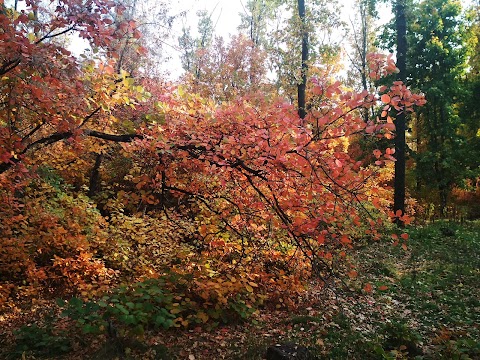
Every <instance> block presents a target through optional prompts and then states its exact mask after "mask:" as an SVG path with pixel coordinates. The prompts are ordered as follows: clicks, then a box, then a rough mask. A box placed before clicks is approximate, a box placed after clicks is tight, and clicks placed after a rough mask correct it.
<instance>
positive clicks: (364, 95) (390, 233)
mask: <svg viewBox="0 0 480 360" xmlns="http://www.w3.org/2000/svg"><path fill="white" fill-rule="evenodd" d="M267 3H268V4H265V5H268V6H267V7H265V8H262V9H263V10H261V9H260V8H257V7H255V6H256V5H255V1H252V2H249V4H248V7H249V9H250V10H251V12H252V13H251V15H252V17H251V18H250V23H248V22H246V21H247V19H248V17H247V18H245V19H244V24H243V26H244V28H249V29H250V30H251V33H250V35H251V36H250V38H249V37H248V36H244V35H242V34H240V35H238V36H234V37H232V38H231V39H230V41H229V42H226V41H225V40H224V39H221V38H216V39H214V38H213V28H212V22H211V19H210V18H209V17H208V14H207V13H200V14H199V15H200V20H201V21H200V25H199V30H200V31H199V32H200V38H199V39H196V40H194V39H193V38H192V37H191V35H190V34H189V32H188V29H184V31H183V37H182V38H181V39H180V40H181V41H180V44H181V45H182V46H184V50H185V51H184V56H183V58H182V62H183V66H184V68H185V70H186V74H185V76H184V77H183V78H182V79H181V80H179V81H177V82H175V83H171V82H166V81H164V80H162V79H159V78H158V77H156V76H154V75H153V73H150V72H149V69H150V65H151V59H150V60H149V58H148V57H147V51H146V47H145V45H148V41H146V40H145V39H143V38H142V35H141V33H140V31H139V28H140V24H139V23H138V22H136V21H135V19H134V15H133V14H135V11H133V10H132V6H134V5H135V4H130V3H129V2H127V1H126V2H124V3H121V2H113V1H112V2H106V1H94V0H86V1H76V0H73V1H71V0H70V1H59V2H58V3H57V4H55V5H54V4H51V3H48V2H42V1H38V2H37V1H29V0H27V1H25V2H21V1H20V2H15V3H14V4H9V3H7V4H4V3H2V4H1V5H0V6H1V7H0V24H1V30H0V39H1V42H0V76H1V85H0V161H1V162H0V199H1V205H0V220H1V221H0V275H1V277H0V311H2V312H3V313H4V314H6V317H5V319H7V318H9V319H11V318H12V317H13V318H14V317H15V316H16V315H12V314H18V313H19V312H20V310H19V309H22V308H26V307H29V308H31V309H35V308H36V307H37V306H40V307H41V306H42V305H48V306H45V308H46V309H51V310H52V313H51V314H49V316H46V317H43V320H42V321H44V322H45V323H46V324H47V326H43V327H42V326H40V327H39V326H37V325H35V326H32V327H30V326H27V327H23V328H21V329H20V330H19V332H17V337H16V339H17V348H16V350H14V352H15V355H14V356H17V355H20V354H22V353H23V351H28V350H32V351H34V352H36V353H37V354H39V355H46V356H48V355H49V354H48V348H49V347H51V349H55V351H56V352H58V353H61V352H67V351H70V350H71V349H72V347H74V346H75V344H77V345H78V341H77V342H75V341H73V339H72V338H70V337H68V333H67V331H68V329H72V328H74V327H77V328H79V329H80V330H81V332H82V333H83V334H87V335H88V336H99V335H103V336H105V337H106V338H107V339H109V341H110V342H111V343H115V342H116V341H119V339H125V338H134V339H143V337H144V336H145V333H147V332H149V331H161V330H162V331H164V330H168V329H171V328H185V329H190V330H192V329H198V328H200V329H202V328H206V327H214V326H217V325H219V324H223V323H231V322H236V321H240V320H245V319H249V318H252V317H253V318H255V316H258V315H259V312H260V309H294V308H295V307H296V306H297V304H298V302H299V301H300V300H301V299H302V298H303V297H304V296H305V294H306V291H307V289H308V284H309V281H311V280H314V281H315V282H316V283H317V284H318V286H319V287H320V288H321V287H322V286H326V285H327V284H330V283H332V282H335V281H336V279H343V280H342V281H345V279H350V280H346V281H350V282H351V284H354V285H352V286H354V287H356V290H358V291H360V292H362V291H363V292H364V293H370V292H372V291H375V290H376V289H377V290H378V291H384V290H385V289H386V287H385V285H384V284H371V283H370V282H368V281H363V280H362V281H359V282H358V283H355V281H356V280H355V279H357V278H358V276H359V271H360V269H358V268H357V265H358V264H357V262H355V261H354V259H355V257H354V256H353V254H354V253H355V250H356V248H357V246H359V245H362V244H364V243H365V242H378V241H380V240H385V239H388V240H387V241H388V242H392V243H393V244H394V245H399V244H400V245H401V247H399V248H400V249H403V250H404V251H405V250H407V249H408V239H409V235H408V233H404V232H403V231H400V230H399V229H397V228H396V227H395V226H394V225H393V224H392V220H393V221H395V219H397V220H400V221H401V222H402V223H404V224H406V225H409V224H410V223H411V222H412V221H413V215H414V213H415V211H416V210H419V209H421V207H420V206H418V205H417V204H416V201H415V200H414V199H408V207H407V212H405V213H404V212H402V211H398V212H396V213H393V212H392V211H391V208H392V200H393V198H392V191H391V188H390V185H391V184H392V176H393V174H392V169H393V162H394V161H395V156H396V155H395V149H394V148H393V147H392V143H391V142H392V139H393V138H394V137H395V116H397V115H398V114H408V115H409V116H411V117H412V119H415V121H416V123H417V124H420V120H421V119H431V117H428V116H427V115H425V114H427V112H428V111H430V110H429V109H432V106H434V105H432V104H430V105H429V103H427V104H426V101H425V97H424V95H423V94H420V93H416V92H415V91H412V90H411V89H410V88H409V87H407V86H406V85H405V84H404V83H403V82H401V81H393V82H391V83H390V84H388V85H382V84H387V83H388V81H389V79H390V77H391V76H392V74H395V73H398V69H397V68H396V65H395V63H394V61H393V56H392V55H391V54H389V55H388V56H387V55H382V54H375V53H374V54H369V55H366V54H365V64H364V65H365V66H366V67H365V68H364V70H365V69H366V68H368V74H363V75H364V76H367V75H368V76H367V78H366V79H364V80H365V81H366V82H368V84H371V86H369V88H368V89H367V88H366V87H363V88H362V89H361V90H358V91H357V90H353V89H351V88H350V87H348V86H346V85H344V84H342V82H341V81H339V80H337V78H336V76H335V75H334V69H335V66H334V65H333V64H332V63H330V66H327V67H319V66H316V65H318V64H319V63H318V62H319V61H320V59H324V60H325V62H328V61H329V59H330V60H331V59H334V58H335V56H334V55H332V56H331V57H329V56H327V53H328V52H329V51H330V52H331V53H332V54H333V53H335V49H336V46H334V45H332V46H330V47H329V46H327V45H326V44H324V46H323V47H322V49H323V50H322V51H323V53H322V54H323V55H324V56H323V57H322V56H320V54H318V53H316V52H313V54H314V57H313V60H311V62H309V64H308V67H307V66H306V65H307V64H306V62H305V61H303V70H301V71H300V73H301V75H302V76H300V77H298V71H299V69H298V66H297V65H296V63H297V61H296V60H295V61H293V60H292V61H289V60H288V59H290V58H291V57H292V56H293V53H294V45H293V44H294V43H295V39H297V38H298V36H299V34H298V33H296V32H295V26H296V25H298V21H299V19H298V18H297V15H295V14H296V12H295V11H294V10H295V9H296V8H295V4H294V2H286V3H285V4H283V5H284V6H285V8H284V9H286V11H290V12H291V14H292V16H291V18H288V19H287V21H286V24H287V25H286V29H287V30H288V31H286V32H285V33H281V34H282V37H280V35H279V34H280V33H276V36H277V38H276V41H277V43H278V44H279V43H281V44H283V45H285V44H287V45H288V46H287V48H286V49H285V47H284V46H283V45H281V46H279V47H278V48H277V50H278V51H277V52H275V51H274V50H273V49H272V46H273V44H272V43H271V42H268V41H267V40H268V39H267V37H266V35H265V29H266V26H267V23H268V22H264V21H263V20H261V19H260V18H261V17H257V18H255V17H254V15H255V16H259V15H258V14H260V12H261V11H265V13H264V15H265V16H267V15H268V16H270V17H271V16H272V14H274V13H275V9H277V10H278V7H279V6H283V5H282V4H281V2H279V3H276V2H267ZM424 6H426V5H424ZM307 9H309V8H308V7H307ZM332 11H333V10H332V8H330V7H329V5H328V4H324V3H323V2H315V6H314V7H312V8H310V10H308V11H307V13H306V15H305V16H304V17H303V18H302V19H301V20H302V27H304V28H309V29H310V27H314V26H315V24H317V25H318V24H322V26H324V28H322V29H323V31H325V32H326V33H330V32H331V29H330V25H329V23H328V21H326V20H325V18H322V14H323V15H325V14H331V12H332ZM289 14H290V13H289ZM449 18H450V17H449ZM268 19H270V20H271V18H268ZM332 19H333V18H332ZM334 20H335V21H337V20H336V19H334ZM420 20H421V18H420ZM420 20H418V21H419V22H420ZM332 21H333V20H332ZM335 21H334V23H336V22H335ZM255 22H258V23H255ZM295 24H296V25H295ZM472 29H473V27H472ZM304 31H311V30H308V29H304ZM472 31H473V30H472ZM146 33H148V32H146ZM74 34H76V35H77V36H79V37H80V38H83V39H84V40H85V41H87V42H88V44H89V46H90V48H91V50H90V51H88V52H86V53H84V54H83V55H82V56H78V57H77V56H75V55H73V54H72V53H71V52H70V51H69V50H68V46H67V45H68V42H69V41H70V39H71V36H73V35H74ZM317 35H318V34H317ZM311 39H313V40H312V41H313V43H315V41H319V40H318V39H317V40H315V39H316V38H315V37H312V38H311ZM449 39H450V41H453V40H454V39H452V37H449ZM460 45H461V44H453V45H452V49H453V50H455V51H457V50H458V51H460V50H459V48H460V49H463V48H462V47H461V46H460ZM427 48H428V47H427ZM280 49H282V51H280ZM327 50H328V51H327ZM453 50H452V51H453ZM417 51H420V50H418V49H417ZM275 54H276V55H279V54H281V55H282V56H278V57H275ZM465 56H466V55H465ZM456 58H458V59H457V60H458V61H460V60H462V59H463V58H462V57H461V56H458V57H456ZM460 58H461V59H460ZM136 59H139V61H136ZM272 59H276V60H275V61H277V63H275V62H272V61H273V60H272ZM299 59H300V58H299ZM463 60H465V61H466V58H465V59H463ZM142 61H144V63H143V64H145V67H142V66H141V65H142ZM269 61H270V65H272V64H276V65H275V66H277V67H278V69H277V70H278V71H277V75H278V78H277V79H276V80H275V81H270V80H269V79H268V77H267V74H268V72H269V71H268V70H269V69H268V64H267V62H269ZM298 63H299V64H301V65H300V67H302V61H299V62H298ZM147 65H148V66H147ZM296 68H297V69H296ZM280 69H283V70H280ZM307 69H308V73H307ZM307 75H308V82H307V84H306V85H307V86H306V96H307V99H308V101H307V103H306V106H305V109H304V110H306V112H305V116H303V115H302V116H299V115H298V108H297V106H296V103H295V101H296V100H295V95H294V94H293V91H292V89H291V88H292V87H293V86H296V85H298V79H299V78H302V77H304V76H305V78H306V76H307ZM415 76H417V77H420V76H421V74H416V75H412V78H415ZM455 76H456V75H455V74H452V79H454V80H455V81H457V79H456V77H455ZM452 81H453V80H452ZM475 81H476V78H473V79H471V80H470V83H469V86H471V87H472V88H475V86H476V85H475V84H476V83H475ZM418 84H420V83H416V85H418ZM439 86H440V85H439ZM417 87H421V86H419V85H418V86H417ZM426 96H427V98H428V97H429V96H432V95H431V93H430V92H429V93H427V95H426ZM442 96H447V95H442ZM452 96H453V95H452ZM462 99H463V101H464V103H462V109H457V108H456V107H455V106H454V104H453V101H452V103H451V104H450V103H447V102H442V106H447V107H449V109H450V108H451V109H452V114H453V111H454V110H455V114H456V115H457V116H460V114H461V113H462V111H464V112H468V111H467V110H466V109H469V106H470V107H472V106H474V102H473V100H472V99H470V98H469V97H468V94H465V96H464V97H462ZM422 106H425V107H424V109H425V110H421V111H420V112H417V115H415V110H416V109H417V108H420V107H422ZM432 111H433V110H432ZM434 112H435V113H436V110H435V111H434ZM448 114H450V113H448ZM448 119H451V118H450V117H449V118H448ZM468 119H469V120H468V121H469V122H468V124H470V125H469V126H465V127H464V128H462V131H463V133H462V134H460V133H458V134H457V133H455V136H457V135H458V136H459V137H460V136H463V135H465V138H466V136H467V135H466V134H468V136H469V138H468V139H469V141H472V143H474V142H475V139H476V137H477V136H478V135H477V134H475V135H473V132H474V130H475V118H474V116H473V117H472V118H468ZM449 121H450V120H449ZM442 129H443V128H442ZM442 131H443V130H442ZM429 136H433V132H430V133H429ZM455 136H454V135H452V138H453V137H455ZM431 143H432V142H431V141H430V142H425V143H423V144H431ZM425 146H426V145H425ZM419 148H420V147H419ZM441 150H442V151H446V148H441ZM416 155H417V157H415V160H416V162H417V170H418V173H419V174H420V173H421V166H420V165H421V164H424V163H425V161H426V160H425V156H427V153H426V152H424V153H420V152H419V153H418V154H416ZM421 156H424V157H423V158H422V157H421ZM441 160H443V161H442V164H443V162H446V161H447V160H446V159H441ZM473 166H474V165H471V167H473ZM436 169H437V168H436ZM438 169H440V168H438ZM440 170H441V169H440ZM440 170H439V173H438V174H437V173H431V174H430V175H432V176H433V175H435V176H436V177H435V179H437V178H438V177H439V176H440V175H441V174H443V173H444V172H442V171H440ZM473 170H474V169H472V171H471V172H469V173H468V179H470V180H472V179H475V177H474V176H475V174H476V173H475V171H473ZM425 173H426V172H425ZM466 179H467V176H466V175H465V174H458V179H457V178H455V179H454V180H451V181H449V183H448V190H449V191H453V190H454V189H459V187H460V185H461V184H460V180H466ZM445 181H446V180H445ZM430 182H431V183H432V184H429V185H433V183H434V181H433V180H432V181H430ZM470 185H471V183H470ZM477 191H478V190H477ZM462 194H463V195H462ZM460 195H461V196H465V192H462V193H461V194H460ZM344 285H345V283H344ZM55 299H57V300H56V302H55V301H54V300H55ZM54 303H56V305H53V304H54ZM37 304H38V305H37ZM55 311H56V313H53V312H55ZM40 312H41V311H40ZM1 319H4V318H1ZM0 321H2V320H0ZM38 325H42V324H38ZM43 325H45V324H43ZM391 331H394V330H391ZM122 341H123V340H122ZM29 343H35V344H36V345H35V346H34V347H31V345H29ZM50 345H51V346H50ZM122 346H123V345H122ZM124 347H125V346H123V347H122V349H123V348H124ZM45 351H46V353H44V352H45ZM122 351H123V350H122ZM22 356H23V355H22Z"/></svg>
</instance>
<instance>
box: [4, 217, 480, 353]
mask: <svg viewBox="0 0 480 360" xmlns="http://www.w3.org/2000/svg"><path fill="white" fill-rule="evenodd" d="M406 232H407V233H408V234H409V240H408V241H407V248H406V250H405V249H403V248H402V247H400V246H393V245H392V243H391V242H390V241H388V240H387V241H384V242H375V243H371V244H368V245H367V246H362V247H359V248H357V249H355V250H354V251H353V252H352V258H351V262H352V263H353V264H355V265H356V269H357V271H358V277H357V278H356V279H353V280H348V281H347V285H348V287H349V288H350V289H349V290H346V289H345V288H342V287H341V286H338V287H336V288H331V289H323V290H320V291H319V293H318V294H315V295H314V296H313V295H312V294H309V296H310V300H308V301H306V303H307V305H306V306H303V305H302V306H300V307H299V309H298V310H297V311H296V312H294V313H282V312H281V311H278V312H271V311H270V312H269V310H267V309H265V310H264V314H265V318H261V317H260V318H257V320H258V321H257V322H256V323H255V324H252V323H251V321H247V322H245V323H243V324H242V323H241V322H240V323H239V322H236V323H235V322H234V324H233V323H232V322H230V323H229V322H228V321H221V320H222V319H221V316H220V315H218V314H217V313H216V312H215V309H214V308H212V309H207V308H206V309H204V312H205V314H207V315H208V316H209V318H210V320H209V321H208V322H205V323H204V322H203V320H202V316H199V314H198V306H197V305H196V303H195V302H194V300H193V299H188V301H186V299H187V298H186V297H185V296H180V297H179V294H177V292H178V291H179V289H181V288H182V286H185V285H186V284H187V283H188V282H185V281H184V282H185V285H182V279H183V278H175V279H171V278H168V279H166V278H165V279H162V278H160V279H157V280H150V281H147V282H143V283H137V284H132V285H131V286H128V287H123V288H119V289H118V290H117V291H115V292H112V293H110V294H109V295H108V296H107V297H105V298H102V299H97V300H96V301H83V300H79V299H75V298H74V299H72V300H70V301H69V302H67V303H65V302H62V301H59V305H61V306H60V308H59V313H58V314H60V315H59V316H58V319H60V321H62V319H68V320H69V321H73V322H74V324H75V326H76V327H77V329H78V330H80V332H81V333H83V334H84V336H83V337H82V336H77V337H75V336H73V335H72V334H71V333H69V330H68V327H65V328H59V327H58V324H56V323H55V321H58V319H55V316H52V317H51V318H49V319H47V320H46V321H44V322H43V323H41V324H40V323H39V324H31V325H30V326H23V327H21V328H20V329H18V330H17V331H16V332H15V337H16V343H15V345H13V348H12V349H11V352H10V354H11V355H12V356H10V357H11V358H20V357H22V356H23V354H27V355H33V356H35V358H69V356H70V354H72V353H74V352H75V351H77V350H76V349H78V346H79V344H80V347H82V346H84V347H88V346H89V345H88V344H89V342H91V341H97V343H100V345H99V346H97V347H96V349H95V351H94V352H91V353H90V354H91V358H96V359H109V358H112V359H113V358H125V359H136V358H142V359H150V358H152V359H153V358H155V359H183V358H188V356H187V355H185V354H190V352H188V351H187V352H185V351H186V349H189V348H191V354H196V351H197V353H198V352H199V351H200V348H201V346H202V345H201V344H202V343H205V344H207V345H205V348H204V350H203V351H207V352H208V351H209V348H210V349H213V348H218V344H219V343H220V344H221V346H222V348H221V349H220V350H221V351H222V352H221V354H222V356H224V357H222V358H228V359H239V360H240V359H247V360H248V359H252V360H254V359H262V358H263V357H264V355H265V351H266V348H267V347H268V346H270V345H272V344H275V343H288V342H290V343H295V344H299V345H302V346H305V347H307V348H309V349H310V351H311V353H312V354H314V355H315V356H316V358H318V359H466V360H467V359H480V345H479V339H480V325H479V324H480V302H479V299H480V282H479V281H478V279H480V270H479V269H480V223H478V222H477V223H467V224H455V223H449V222H437V223H434V224H429V225H426V226H418V227H411V228H407V229H406ZM367 283H370V284H371V285H372V291H371V292H367V291H365V284H367ZM171 284H175V286H173V287H172V286H171ZM328 294H330V295H328ZM178 299H180V301H179V300H178ZM240 300H241V299H240ZM240 300H239V301H237V302H235V301H233V300H232V302H231V303H227V304H226V308H225V309H223V310H222V314H224V315H225V314H227V313H228V314H230V315H229V316H230V317H232V318H240V319H241V318H243V316H242V314H243V310H242V308H239V307H238V306H237V305H239V304H240V305H241V304H242V302H241V301H240ZM178 314H181V315H182V316H183V319H187V318H188V319H190V320H191V321H192V326H190V327H189V328H188V329H181V328H177V327H175V325H176V324H177V323H178V318H179V315H178ZM202 314H203V312H202ZM219 314H220V313H219ZM212 321H213V322H215V321H216V322H217V323H218V324H220V325H221V324H222V323H223V324H224V325H221V326H224V327H222V329H219V328H218V326H220V325H217V326H215V324H213V323H212ZM70 325H71V323H70ZM159 333H160V334H161V333H165V334H166V336H171V335H172V334H173V335H174V336H173V338H174V339H175V336H177V335H178V337H177V339H178V343H177V341H175V340H174V341H173V342H172V341H170V342H169V343H167V342H165V343H162V341H152V337H155V336H157V338H158V334H159ZM169 334H170V335H169ZM99 339H100V340H99ZM160 340H162V336H160ZM180 340H181V341H180ZM82 341H83V342H84V343H82ZM102 341H103V345H101V344H102ZM212 341H213V342H215V341H216V343H212V344H211V345H208V344H210V342H212ZM218 354H220V353H214V354H213V355H212V356H218ZM185 356H187V357H185ZM225 356H226V357H225ZM27 358H28V357H27ZM77 358H78V356H77ZM195 358H196V359H203V358H208V357H202V356H200V355H196V357H195ZM211 358H212V357H211ZM213 358H214V357H213ZM219 358H220V357H219Z"/></svg>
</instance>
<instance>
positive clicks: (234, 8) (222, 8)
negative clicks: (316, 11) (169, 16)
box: [165, 0, 391, 77]
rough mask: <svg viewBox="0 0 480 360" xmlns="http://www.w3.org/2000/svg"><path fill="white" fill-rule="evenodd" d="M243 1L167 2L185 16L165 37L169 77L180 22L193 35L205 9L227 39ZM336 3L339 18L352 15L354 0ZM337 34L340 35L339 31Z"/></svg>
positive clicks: (386, 14)
mask: <svg viewBox="0 0 480 360" xmlns="http://www.w3.org/2000/svg"><path fill="white" fill-rule="evenodd" d="M246 2H247V0H173V1H171V2H170V6H171V8H172V13H173V14H176V13H181V12H182V11H185V12H186V17H184V18H183V17H182V18H181V20H180V21H178V22H177V23H176V26H174V28H173V34H172V35H173V39H169V41H171V42H172V44H170V45H171V46H168V45H167V46H166V48H165V50H166V51H167V52H168V54H169V55H170V56H171V57H172V59H171V60H170V61H169V65H168V68H169V69H171V71H172V75H173V76H172V77H176V76H175V75H176V74H179V73H180V72H181V68H178V64H180V60H179V54H180V53H179V52H178V51H175V49H174V48H175V47H177V46H178V41H177V38H178V36H180V35H181V28H182V23H184V24H185V25H186V26H190V27H191V30H192V32H193V33H194V34H195V33H196V28H197V19H198V18H197V16H196V13H197V11H198V10H206V11H207V12H208V13H209V14H212V20H213V22H214V24H215V32H216V34H217V35H221V36H223V37H224V38H228V37H229V35H233V34H236V33H237V28H238V26H239V25H240V15H239V14H240V13H243V12H244V11H245V10H244V7H243V6H244V4H246ZM339 4H341V7H342V20H344V21H345V22H346V23H350V20H349V19H353V17H354V10H355V5H354V4H355V0H343V1H342V0H340V1H339ZM306 6H307V7H308V0H307V1H306ZM379 17H380V20H381V22H383V23H385V22H387V21H388V20H389V19H390V18H391V13H390V5H389V4H388V5H386V4H382V5H381V6H380V8H379ZM338 35H339V36H343V33H339V34H338Z"/></svg>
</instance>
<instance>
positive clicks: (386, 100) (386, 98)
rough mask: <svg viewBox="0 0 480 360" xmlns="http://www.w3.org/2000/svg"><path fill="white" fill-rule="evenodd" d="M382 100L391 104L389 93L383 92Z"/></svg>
mask: <svg viewBox="0 0 480 360" xmlns="http://www.w3.org/2000/svg"><path fill="white" fill-rule="evenodd" d="M381 100H382V102H383V103H385V104H389V103H390V100H391V99H390V96H389V95H387V94H383V95H382V97H381Z"/></svg>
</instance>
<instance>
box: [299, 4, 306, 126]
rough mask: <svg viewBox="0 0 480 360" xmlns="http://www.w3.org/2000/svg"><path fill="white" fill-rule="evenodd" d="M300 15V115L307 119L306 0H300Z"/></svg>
mask: <svg viewBox="0 0 480 360" xmlns="http://www.w3.org/2000/svg"><path fill="white" fill-rule="evenodd" d="M298 15H299V17H300V22H301V26H302V82H301V83H300V84H298V116H300V118H302V119H305V116H306V115H307V112H306V105H305V104H306V86H307V71H308V65H307V61H308V32H307V26H306V23H305V0H298Z"/></svg>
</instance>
